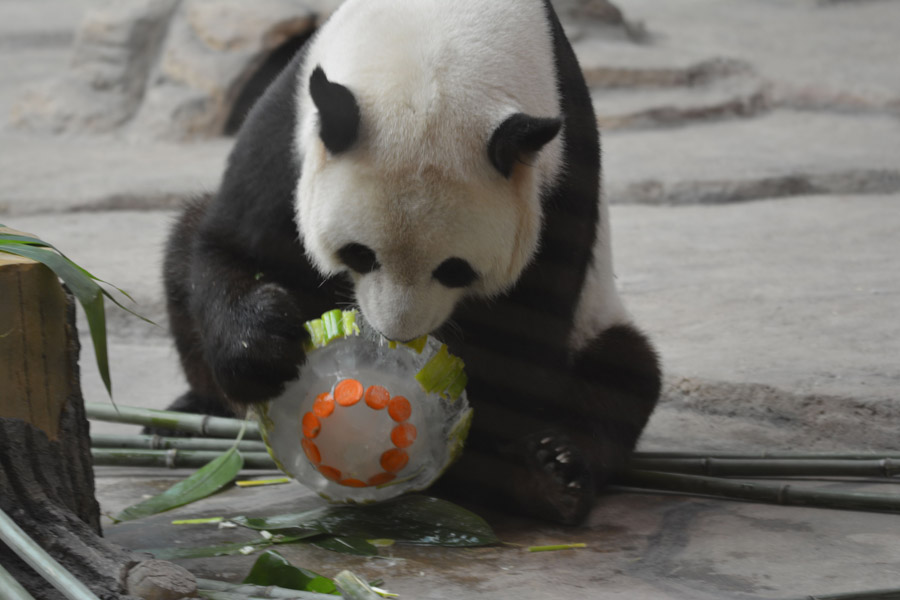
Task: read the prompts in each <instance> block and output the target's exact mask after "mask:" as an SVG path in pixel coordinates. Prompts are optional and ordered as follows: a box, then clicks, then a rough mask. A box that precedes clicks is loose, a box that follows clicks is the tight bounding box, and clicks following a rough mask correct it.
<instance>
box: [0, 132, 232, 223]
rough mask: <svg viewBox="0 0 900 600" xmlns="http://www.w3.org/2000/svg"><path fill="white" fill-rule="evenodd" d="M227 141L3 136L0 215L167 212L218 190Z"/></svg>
mask: <svg viewBox="0 0 900 600" xmlns="http://www.w3.org/2000/svg"><path fill="white" fill-rule="evenodd" d="M232 143H233V141H232V140H230V139H224V138H222V139H216V140H210V141H205V142H198V143H194V144H175V143H165V142H145V141H140V142H139V141H129V140H127V139H123V138H118V137H110V136H92V137H87V136H85V137H49V136H48V137H44V136H36V135H29V134H26V133H22V132H11V131H2V132H0V145H2V146H3V147H4V148H9V149H11V150H10V151H5V152H3V153H2V154H0V172H2V173H3V177H2V178H0V214H4V213H5V214H35V213H46V212H58V211H67V210H87V209H90V210H96V209H102V208H138V209H140V208H159V207H172V206H175V205H177V204H178V203H179V202H180V201H181V200H183V199H184V198H186V197H191V196H193V195H196V194H202V193H204V192H209V191H212V190H214V189H215V188H216V187H217V186H218V183H219V179H220V178H221V174H222V171H223V169H224V166H225V159H226V157H227V155H228V152H229V151H230V149H231V146H232Z"/></svg>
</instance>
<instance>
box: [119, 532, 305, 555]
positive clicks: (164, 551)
mask: <svg viewBox="0 0 900 600" xmlns="http://www.w3.org/2000/svg"><path fill="white" fill-rule="evenodd" d="M302 540H303V538H302V537H287V536H281V535H276V536H274V537H272V539H264V538H260V539H256V540H251V541H248V542H234V543H228V544H219V545H217V546H203V547H200V548H150V549H146V548H145V549H143V550H136V552H146V553H147V554H152V555H153V556H154V557H155V558H158V559H160V560H174V559H179V558H212V557H215V556H233V555H236V554H253V553H254V552H259V551H260V550H264V549H266V548H270V547H272V546H277V545H280V544H293V543H295V542H299V541H302Z"/></svg>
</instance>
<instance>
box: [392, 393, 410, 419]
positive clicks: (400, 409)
mask: <svg viewBox="0 0 900 600" xmlns="http://www.w3.org/2000/svg"><path fill="white" fill-rule="evenodd" d="M388 414H389V415H391V418H392V419H393V420H395V421H397V422H398V423H402V422H403V421H405V420H407V419H408V418H409V416H410V415H411V414H412V405H411V404H410V403H409V400H407V399H406V398H404V397H403V396H394V397H393V398H391V401H390V402H389V403H388Z"/></svg>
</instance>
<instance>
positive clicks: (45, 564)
mask: <svg viewBox="0 0 900 600" xmlns="http://www.w3.org/2000/svg"><path fill="white" fill-rule="evenodd" d="M0 541H3V543H5V544H6V545H7V546H9V548H10V549H11V550H12V551H13V552H15V553H16V554H18V555H19V558H21V559H22V560H24V561H25V562H26V563H28V565H29V566H30V567H31V568H32V569H34V570H35V571H36V572H37V573H38V574H39V575H40V576H41V577H43V578H44V579H45V580H46V581H47V582H48V583H49V584H50V585H52V586H53V587H54V588H56V589H57V590H59V592H60V593H61V594H62V595H63V596H65V597H66V598H68V599H69V600H99V599H98V598H97V596H95V595H94V593H93V592H91V590H89V589H88V588H87V586H86V585H84V584H83V583H81V582H80V581H78V580H77V579H76V578H75V576H74V575H72V574H71V573H69V572H68V571H67V570H66V569H65V567H63V566H62V565H61V564H59V563H58V562H56V560H55V559H54V558H53V557H52V556H50V555H49V554H47V551H46V550H44V549H43V548H41V547H40V546H39V545H38V544H37V543H36V542H35V541H34V540H32V539H31V538H30V537H29V536H28V534H27V533H25V532H24V531H23V530H22V528H21V527H19V526H18V525H17V524H16V522H15V521H13V520H12V519H11V518H10V517H9V515H7V514H6V513H5V512H3V510H0Z"/></svg>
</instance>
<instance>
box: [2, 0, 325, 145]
mask: <svg viewBox="0 0 900 600" xmlns="http://www.w3.org/2000/svg"><path fill="white" fill-rule="evenodd" d="M337 4H339V2H338V1H336V0H335V1H331V2H326V1H305V0H261V1H258V2H243V1H241V0H139V1H136V2H102V3H99V4H96V3H95V4H94V5H92V9H91V10H90V11H89V12H88V13H87V15H86V17H85V19H84V21H83V22H82V24H81V26H80V28H79V30H78V34H77V35H76V39H75V45H74V52H73V56H72V58H71V63H70V70H69V71H68V72H67V73H66V74H65V75H64V76H63V77H62V78H59V79H55V80H51V81H49V82H45V83H43V84H40V85H38V86H36V87H34V88H33V89H31V90H29V91H28V92H27V93H25V94H24V96H23V97H22V98H21V100H20V101H19V102H18V104H17V105H16V106H15V107H14V109H13V113H12V122H13V124H15V125H16V126H18V127H20V128H23V129H27V130H30V131H38V132H51V133H62V132H67V133H71V132H75V133H79V132H90V133H98V132H108V131H112V130H115V129H119V128H122V127H123V126H127V130H128V133H129V135H131V136H134V137H136V138H138V139H147V138H150V139H176V140H185V139H197V138H209V137H212V136H216V135H220V134H221V133H222V132H223V131H224V129H225V126H226V123H227V121H228V119H229V117H231V115H232V111H233V110H234V108H235V105H236V104H237V101H238V99H239V97H240V95H241V92H242V90H243V88H244V86H245V84H247V83H248V82H249V81H250V80H251V78H252V76H253V75H254V73H255V72H257V70H258V69H259V68H260V67H261V66H262V65H263V63H264V62H265V61H266V59H267V58H268V57H270V55H272V54H273V53H274V52H276V51H277V49H278V48H280V47H281V46H283V45H286V44H288V45H291V47H292V48H294V49H296V47H297V44H299V43H300V41H302V40H303V39H305V38H306V37H307V36H308V35H310V33H311V32H312V31H313V30H314V29H315V26H316V23H317V22H318V20H319V19H321V18H323V17H324V16H326V15H327V14H329V13H330V11H331V10H333V8H334V7H335V6H337ZM295 40H296V41H295Z"/></svg>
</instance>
